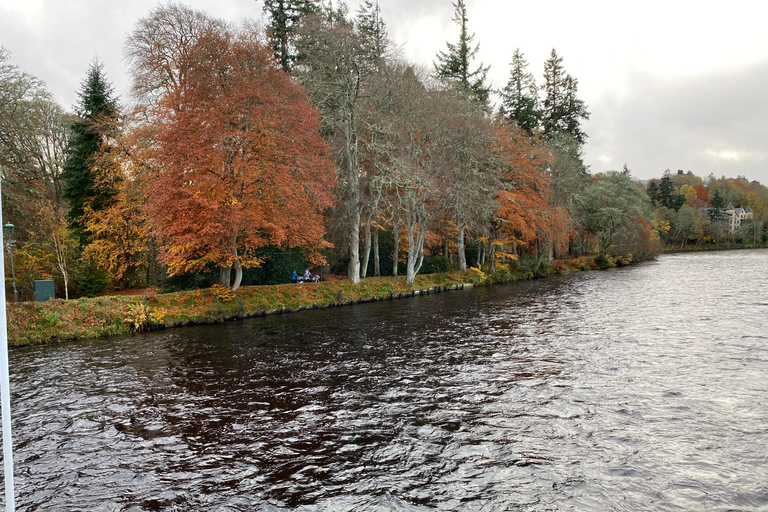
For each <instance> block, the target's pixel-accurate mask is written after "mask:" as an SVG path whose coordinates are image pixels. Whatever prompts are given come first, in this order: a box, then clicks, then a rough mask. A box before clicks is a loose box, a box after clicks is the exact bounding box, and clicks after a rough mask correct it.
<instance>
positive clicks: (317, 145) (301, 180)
mask: <svg viewBox="0 0 768 512" xmlns="http://www.w3.org/2000/svg"><path fill="white" fill-rule="evenodd" d="M183 59H184V62H183V63H181V65H183V67H184V69H185V73H186V77H185V83H184V86H183V87H182V88H176V89H173V90H169V91H167V92H166V93H165V94H164V96H162V97H161V98H160V100H159V101H158V102H157V106H156V107H154V108H155V110H154V111H152V114H151V117H150V119H152V120H153V123H152V132H153V133H152V137H153V149H152V158H153V169H154V170H153V172H152V173H151V176H150V178H149V181H148V185H149V186H148V196H149V202H148V206H147V211H148V213H149V216H150V219H151V221H152V224H153V225H154V226H155V233H156V235H157V236H158V237H159V238H160V239H161V240H162V243H163V251H162V254H161V258H162V260H163V261H164V262H165V263H166V264H167V265H168V267H169V273H170V274H171V275H173V274H176V273H181V272H187V271H199V270H202V269H203V268H205V267H207V266H209V265H215V266H216V267H218V268H219V269H220V270H221V284H223V285H225V286H230V287H231V288H232V289H233V290H236V289H237V288H238V287H239V285H240V282H241V279H242V268H243V267H248V266H257V265H259V264H260V262H261V261H260V259H259V258H258V257H257V256H256V254H257V253H256V251H257V249H259V248H260V247H264V246H275V247H281V248H284V247H302V248H306V249H309V250H310V251H311V258H312V260H313V262H314V263H317V264H319V263H322V256H321V255H320V253H319V249H321V248H324V247H328V246H329V245H330V244H329V243H328V242H326V241H325V240H324V239H323V235H324V229H325V228H324V224H323V211H324V210H325V209H326V208H328V207H329V206H330V205H331V204H332V200H333V198H332V194H331V187H332V186H333V184H334V180H335V170H334V166H333V163H332V161H331V160H330V158H329V149H328V147H327V146H326V144H325V143H324V142H323V140H322V138H321V137H320V135H319V134H318V128H319V126H320V119H319V117H318V114H317V111H316V110H315V109H314V108H313V107H311V106H310V105H309V102H308V99H307V97H306V95H305V94H304V92H303V91H302V89H301V88H300V87H299V86H298V85H297V84H296V83H295V82H294V81H293V80H292V79H291V78H290V77H289V76H288V75H287V74H286V73H285V72H284V71H283V70H282V69H280V67H279V65H278V64H277V63H276V62H275V60H274V58H273V56H272V51H271V49H270V48H268V47H267V46H266V45H265V44H263V43H262V42H260V41H259V40H258V37H257V35H256V34H255V33H253V32H249V31H243V32H241V33H232V32H231V31H229V30H224V29H217V30H208V31H207V32H206V33H204V34H203V35H201V36H200V37H199V38H198V39H197V40H196V41H195V42H194V44H192V45H191V46H190V47H189V48H188V51H187V52H186V53H185V55H184V56H183ZM233 269H234V270H235V276H234V280H233V279H232V276H231V271H232V270H233Z"/></svg>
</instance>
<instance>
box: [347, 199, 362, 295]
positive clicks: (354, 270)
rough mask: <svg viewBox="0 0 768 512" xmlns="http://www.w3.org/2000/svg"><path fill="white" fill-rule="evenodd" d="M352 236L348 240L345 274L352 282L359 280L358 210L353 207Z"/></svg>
mask: <svg viewBox="0 0 768 512" xmlns="http://www.w3.org/2000/svg"><path fill="white" fill-rule="evenodd" d="M351 223H352V226H351V229H352V233H351V234H352V236H351V237H350V241H349V268H348V269H347V276H348V277H349V279H351V280H352V282H353V283H355V284H357V283H359V282H360V210H359V209H357V208H355V212H354V213H353V214H352V219H351Z"/></svg>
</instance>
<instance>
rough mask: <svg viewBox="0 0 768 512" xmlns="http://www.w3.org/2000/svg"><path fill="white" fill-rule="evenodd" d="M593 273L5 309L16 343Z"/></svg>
mask: <svg viewBox="0 0 768 512" xmlns="http://www.w3.org/2000/svg"><path fill="white" fill-rule="evenodd" d="M591 268H595V264H594V262H593V260H592V259H590V258H579V259H576V260H569V261H557V262H554V264H552V265H548V266H546V267H545V268H540V269H539V270H538V271H537V272H534V271H533V269H532V268H531V267H525V266H521V265H517V266H516V267H514V268H510V266H506V265H500V268H499V269H498V270H497V272H496V273H494V274H490V275H489V274H486V273H483V272H482V271H477V270H473V271H470V272H469V273H466V274H464V273H460V272H451V273H446V274H427V275H418V276H416V280H415V282H414V284H413V286H408V285H407V284H406V282H405V277H394V278H393V277H377V278H369V279H364V280H363V281H362V282H361V283H360V284H357V285H355V284H353V283H352V282H351V281H349V280H340V281H326V282H321V283H307V284H289V285H271V286H247V287H243V288H241V289H240V290H238V291H237V292H236V293H232V292H229V291H228V290H226V289H225V288H223V287H219V288H216V287H214V288H209V289H204V290H194V291H185V292H175V293H166V294H155V293H154V292H153V291H152V290H148V291H147V293H146V294H145V295H140V296H136V295H134V296H104V297H96V298H91V299H88V298H83V299H77V300H69V301H67V300H63V299H55V300H49V301H47V302H22V303H18V304H13V303H9V304H8V309H7V311H8V342H9V344H10V345H13V346H21V345H30V344H38V343H47V342H50V341H59V340H75V339H81V338H95V337H101V336H112V335H117V334H128V333H130V332H131V331H132V330H142V329H162V328H168V327H178V326H183V325H193V324H211V323H220V322H224V321H226V320H235V319H242V318H248V317H254V316H262V315H268V314H279V313H287V312H292V311H300V310H304V309H316V308H324V307H335V306H344V305H349V304H356V303H361V302H370V301H375V300H390V299H394V298H400V297H406V296H411V295H413V294H416V293H421V292H422V291H427V292H430V293H431V292H438V291H445V290H450V289H456V288H461V286H457V285H464V284H479V285H487V284H493V283H499V282H510V281H517V280H523V279H531V278H533V277H537V276H541V275H546V274H552V273H559V272H566V271H578V270H589V269H591Z"/></svg>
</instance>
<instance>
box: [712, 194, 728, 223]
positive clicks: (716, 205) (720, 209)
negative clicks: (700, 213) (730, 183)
mask: <svg viewBox="0 0 768 512" xmlns="http://www.w3.org/2000/svg"><path fill="white" fill-rule="evenodd" d="M710 204H711V205H712V208H710V209H709V219H710V220H711V221H713V222H716V221H719V220H723V219H724V218H725V209H726V207H727V205H726V204H725V198H724V197H723V196H722V194H720V189H718V188H716V189H715V193H714V194H713V195H712V199H711V201H710Z"/></svg>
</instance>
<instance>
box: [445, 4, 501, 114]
mask: <svg viewBox="0 0 768 512" xmlns="http://www.w3.org/2000/svg"><path fill="white" fill-rule="evenodd" d="M453 8H454V14H453V18H452V19H453V21H454V22H455V23H456V24H457V25H459V27H460V29H461V30H460V32H459V41H458V43H456V44H451V43H446V44H447V45H448V49H447V50H446V51H441V52H438V53H437V62H435V63H434V65H435V76H436V77H437V78H438V79H440V80H445V81H447V82H449V83H451V84H453V85H454V86H455V87H456V88H457V89H458V90H459V92H460V93H462V94H466V95H468V96H469V97H470V98H471V99H473V100H475V101H477V102H478V103H479V104H480V105H482V106H483V107H484V108H487V107H488V101H489V96H490V93H491V88H490V86H488V85H487V84H486V83H485V80H486V76H487V74H488V69H490V66H485V67H483V64H482V63H481V64H480V66H479V67H478V68H477V69H475V70H472V69H471V66H472V61H473V60H474V59H475V57H476V56H477V52H478V50H479V49H480V45H479V44H478V45H476V46H475V47H474V48H473V47H472V41H474V39H475V35H474V34H471V35H470V33H469V29H468V27H467V25H468V23H469V20H468V18H467V6H466V5H465V4H464V0H456V2H455V3H454V4H453Z"/></svg>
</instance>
